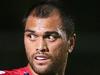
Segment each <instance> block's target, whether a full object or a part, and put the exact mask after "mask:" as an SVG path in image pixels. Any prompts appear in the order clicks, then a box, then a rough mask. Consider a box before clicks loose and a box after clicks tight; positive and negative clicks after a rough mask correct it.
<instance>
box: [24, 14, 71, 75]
mask: <svg viewBox="0 0 100 75" xmlns="http://www.w3.org/2000/svg"><path fill="white" fill-rule="evenodd" d="M61 24H62V23H61V19H60V17H59V15H53V16H50V17H48V18H38V17H33V16H29V17H28V19H27V21H26V26H25V33H24V43H25V48H26V54H27V57H28V60H29V64H30V65H31V67H32V69H33V71H34V72H35V73H38V74H46V73H50V72H56V71H58V70H61V69H62V67H64V66H65V63H66V59H67V56H68V48H69V44H68V39H67V38H66V39H67V41H65V40H64V39H62V36H61V35H60V34H59V32H58V29H59V27H60V25H61Z"/></svg>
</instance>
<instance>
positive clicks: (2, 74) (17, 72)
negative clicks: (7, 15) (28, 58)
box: [0, 66, 28, 75]
mask: <svg viewBox="0 0 100 75" xmlns="http://www.w3.org/2000/svg"><path fill="white" fill-rule="evenodd" d="M26 73H28V72H27V66H26V67H21V68H18V69H12V70H4V71H0V75H28V74H26Z"/></svg>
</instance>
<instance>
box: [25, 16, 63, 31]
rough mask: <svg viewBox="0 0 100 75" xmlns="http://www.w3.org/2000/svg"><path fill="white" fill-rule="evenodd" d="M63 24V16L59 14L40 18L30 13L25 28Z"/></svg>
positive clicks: (49, 27)
mask: <svg viewBox="0 0 100 75" xmlns="http://www.w3.org/2000/svg"><path fill="white" fill-rule="evenodd" d="M61 25H62V22H61V18H60V16H59V14H53V15H52V16H49V17H47V18H39V17H36V16H32V15H30V16H29V17H28V18H27V21H26V26H25V28H36V27H38V28H48V29H53V28H58V27H59V26H61Z"/></svg>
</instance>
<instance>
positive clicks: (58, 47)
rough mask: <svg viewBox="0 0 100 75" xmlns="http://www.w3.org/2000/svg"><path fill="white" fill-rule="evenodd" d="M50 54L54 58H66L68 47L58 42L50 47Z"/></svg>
mask: <svg viewBox="0 0 100 75" xmlns="http://www.w3.org/2000/svg"><path fill="white" fill-rule="evenodd" d="M49 50H50V53H51V54H52V55H54V56H61V57H63V56H65V55H66V54H67V45H66V44H64V42H62V41H58V42H55V43H52V44H50V45H49Z"/></svg>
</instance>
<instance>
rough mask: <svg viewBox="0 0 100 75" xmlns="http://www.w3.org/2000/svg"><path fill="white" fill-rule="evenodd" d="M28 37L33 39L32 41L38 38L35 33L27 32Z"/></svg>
mask: <svg viewBox="0 0 100 75" xmlns="http://www.w3.org/2000/svg"><path fill="white" fill-rule="evenodd" d="M27 37H28V38H29V40H31V41H35V40H36V38H37V36H36V35H35V34H31V33H30V34H27Z"/></svg>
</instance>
